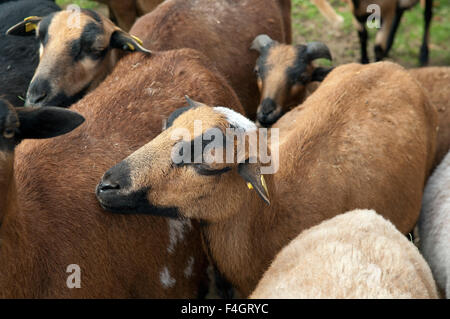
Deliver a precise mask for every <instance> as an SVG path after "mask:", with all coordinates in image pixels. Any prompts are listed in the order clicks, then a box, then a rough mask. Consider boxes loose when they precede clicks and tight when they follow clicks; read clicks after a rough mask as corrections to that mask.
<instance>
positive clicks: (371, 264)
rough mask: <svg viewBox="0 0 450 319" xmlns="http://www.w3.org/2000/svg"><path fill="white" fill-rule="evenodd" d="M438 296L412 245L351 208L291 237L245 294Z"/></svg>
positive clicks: (380, 220) (261, 296) (378, 218)
mask: <svg viewBox="0 0 450 319" xmlns="http://www.w3.org/2000/svg"><path fill="white" fill-rule="evenodd" d="M438 297H439V296H438V293H437V289H436V283H435V282H434V279H433V275H432V274H431V270H430V267H429V266H428V264H427V263H426V261H425V259H424V258H423V257H422V255H421V254H420V253H419V250H418V249H417V247H416V246H414V244H413V243H411V242H410V241H408V239H406V237H405V236H404V235H403V234H401V233H400V232H399V231H398V230H397V229H396V228H395V227H394V225H392V224H391V223H390V222H389V221H387V220H386V219H384V218H383V217H382V216H380V215H378V214H377V213H375V212H374V211H373V210H372V211H369V210H354V211H351V212H347V213H345V214H342V215H338V216H336V217H333V218H331V219H329V220H326V221H324V222H322V223H320V224H319V225H317V226H314V227H311V228H310V229H308V230H305V231H304V232H302V233H301V234H300V235H298V236H297V237H296V238H295V239H294V240H292V241H291V242H290V243H289V244H288V245H287V246H286V247H284V248H283V250H282V251H281V252H280V253H279V254H278V255H277V257H276V258H275V260H274V261H273V262H272V264H271V266H270V268H269V270H267V272H266V273H265V274H264V277H263V278H262V279H261V281H260V282H259V283H258V286H257V287H256V289H255V291H254V292H253V293H252V295H251V297H250V298H253V299H268V298H275V299H281V298H298V299H311V298H321V299H323V298H326V299H330V298H333V299H336V298H338V299H342V298H345V299H350V298H351V299H354V298H357V299H362V298H364V299H367V298H368V299H373V298H377V299H379V298H382V299H386V298H389V299H391V298H395V299H405V298H413V299H417V298H436V299H437V298H438Z"/></svg>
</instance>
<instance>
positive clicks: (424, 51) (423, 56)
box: [420, 0, 433, 66]
mask: <svg viewBox="0 0 450 319" xmlns="http://www.w3.org/2000/svg"><path fill="white" fill-rule="evenodd" d="M432 17H433V0H426V3H425V12H424V19H425V25H424V32H423V41H422V47H421V48H420V65H421V66H424V65H427V64H428V41H429V39H430V24H431V18H432Z"/></svg>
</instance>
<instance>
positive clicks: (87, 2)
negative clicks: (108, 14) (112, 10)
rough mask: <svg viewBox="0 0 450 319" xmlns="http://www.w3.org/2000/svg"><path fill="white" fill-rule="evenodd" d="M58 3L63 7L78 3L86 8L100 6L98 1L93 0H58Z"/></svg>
mask: <svg viewBox="0 0 450 319" xmlns="http://www.w3.org/2000/svg"><path fill="white" fill-rule="evenodd" d="M56 3H57V4H58V5H59V6H61V7H63V8H64V7H65V6H67V5H69V4H76V5H78V6H80V7H81V8H85V9H96V8H98V6H99V3H98V2H95V1H91V0H56Z"/></svg>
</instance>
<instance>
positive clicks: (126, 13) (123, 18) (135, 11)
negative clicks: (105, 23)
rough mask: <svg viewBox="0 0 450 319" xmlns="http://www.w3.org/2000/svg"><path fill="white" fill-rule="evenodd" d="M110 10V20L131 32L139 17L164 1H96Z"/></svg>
mask: <svg viewBox="0 0 450 319" xmlns="http://www.w3.org/2000/svg"><path fill="white" fill-rule="evenodd" d="M96 1H97V2H100V3H104V4H106V5H107V6H108V8H109V15H110V19H111V20H112V21H113V22H114V23H116V24H117V25H118V26H119V27H121V28H122V29H123V30H125V31H129V30H130V29H131V26H132V25H133V23H134V21H136V18H137V17H140V16H142V15H144V14H146V13H148V12H151V11H152V10H153V9H155V8H156V7H157V6H158V5H159V4H160V3H161V2H163V1H164V0H121V1H116V0H96Z"/></svg>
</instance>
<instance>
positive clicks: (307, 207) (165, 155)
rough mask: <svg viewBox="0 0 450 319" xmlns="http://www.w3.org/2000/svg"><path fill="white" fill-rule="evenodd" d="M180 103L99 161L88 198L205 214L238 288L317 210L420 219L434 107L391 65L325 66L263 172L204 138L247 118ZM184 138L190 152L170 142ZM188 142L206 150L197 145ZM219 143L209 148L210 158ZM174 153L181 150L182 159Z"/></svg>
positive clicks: (173, 213) (282, 126)
mask: <svg viewBox="0 0 450 319" xmlns="http://www.w3.org/2000/svg"><path fill="white" fill-rule="evenodd" d="M184 111H185V112H184V113H181V112H178V113H177V114H176V115H177V116H178V117H176V116H173V117H172V119H171V122H170V125H169V126H168V128H167V129H166V130H165V131H164V132H162V133H161V134H160V135H159V136H158V137H156V138H155V139H153V140H152V141H151V142H149V143H148V144H147V145H146V146H144V147H142V148H141V149H139V150H138V151H136V152H135V153H134V154H132V155H130V156H129V157H128V158H126V159H125V160H124V161H122V162H121V163H119V164H117V165H116V166H115V167H113V168H111V169H110V170H108V171H107V172H106V173H105V175H104V177H103V179H102V181H101V183H100V184H99V185H98V187H97V198H98V199H99V201H100V204H101V205H102V206H103V207H104V208H106V209H107V210H110V211H112V212H116V213H123V207H127V208H130V210H129V211H128V210H127V212H129V213H133V212H134V213H137V212H139V213H147V214H154V215H159V216H161V215H162V216H168V217H169V216H170V217H177V216H178V217H183V218H191V219H194V220H200V221H202V233H203V237H204V241H205V243H206V247H207V251H208V253H209V254H210V256H212V258H213V260H214V261H215V263H216V265H217V267H218V269H219V271H220V272H221V273H222V274H224V275H225V277H226V278H227V279H228V280H229V281H230V282H231V283H232V284H233V285H235V286H236V287H237V288H238V289H239V290H240V292H241V294H242V295H243V296H248V295H249V294H250V293H251V292H252V291H253V290H254V288H255V287H256V284H257V283H258V281H259V280H260V278H261V277H262V275H263V274H264V272H265V271H266V270H267V268H268V267H269V265H270V263H271V261H272V260H273V258H274V257H275V256H276V254H277V253H278V252H279V251H280V250H281V249H282V248H283V247H284V246H285V245H287V243H289V242H290V241H291V240H292V239H294V238H295V237H296V236H297V235H298V234H299V233H300V232H301V231H302V230H305V229H308V228H310V227H312V226H314V225H316V224H318V223H320V222H321V221H323V220H325V219H329V218H332V217H334V216H336V215H338V214H341V213H343V212H346V211H349V210H352V209H356V208H361V207H363V208H368V209H375V210H377V211H379V212H382V214H383V216H384V217H385V218H387V219H389V220H390V221H391V222H392V223H393V224H394V225H395V226H396V227H397V228H398V229H399V230H400V231H401V232H402V233H407V232H409V231H411V230H412V228H413V227H414V225H415V224H416V222H417V219H418V216H419V212H420V206H421V199H422V193H423V187H424V184H425V180H426V178H427V177H428V174H429V172H430V169H431V166H432V163H433V160H434V154H435V144H436V127H437V119H436V110H435V109H434V107H433V106H432V105H431V103H430V102H429V100H428V98H427V97H426V96H425V94H424V92H423V91H422V89H421V88H420V86H419V84H418V83H417V82H416V81H415V80H414V79H413V78H412V77H411V76H410V75H409V74H408V72H406V71H405V70H404V69H403V68H402V67H400V66H398V65H396V64H393V63H389V62H382V63H375V64H371V65H366V66H363V65H359V64H349V65H344V66H340V67H338V68H336V69H335V70H334V71H332V72H331V73H330V74H329V75H328V76H327V78H326V79H325V80H324V82H323V83H322V84H321V86H320V87H319V88H318V89H317V90H316V92H315V93H314V94H312V95H311V96H310V97H309V98H308V99H307V100H306V101H305V103H303V105H302V106H301V107H300V108H296V109H294V110H293V111H291V112H289V113H287V114H286V115H284V116H283V117H282V118H281V119H280V120H279V121H278V122H277V123H276V125H275V126H274V128H279V135H280V138H279V143H276V142H271V143H270V150H269V151H270V154H274V157H273V158H272V163H271V164H273V163H274V162H275V164H276V163H278V164H279V169H278V171H277V172H276V173H275V174H266V175H261V170H262V169H265V168H266V167H267V165H268V164H267V163H264V164H262V163H261V162H262V159H261V158H259V161H256V162H254V161H252V158H253V157H250V156H246V157H244V159H246V160H247V161H246V162H238V161H236V160H234V161H233V159H232V161H231V163H230V162H229V161H226V162H219V161H218V160H214V158H213V160H212V161H211V156H212V155H211V154H212V153H210V152H212V150H210V147H209V146H208V145H209V144H208V143H206V141H207V140H210V139H211V137H208V135H209V134H210V133H211V132H212V131H215V132H216V131H217V130H220V131H221V132H222V133H221V134H222V137H224V136H227V135H229V134H231V133H228V132H227V131H226V129H227V128H232V127H234V128H240V129H242V130H243V131H244V132H254V131H255V130H256V126H255V124H254V123H252V122H250V121H249V120H248V119H246V118H244V117H243V116H242V115H239V114H237V113H235V112H232V111H230V110H227V109H226V108H223V107H219V108H217V107H216V108H211V107H207V106H204V105H201V104H200V105H194V106H192V107H191V109H188V110H184ZM198 121H200V122H201V123H202V128H201V129H200V128H197V129H196V127H197V125H199V122H198ZM181 132H185V133H186V132H188V133H189V134H183V135H182V136H178V134H180V133H181ZM260 133H261V134H262V133H264V132H263V131H262V132H260ZM274 134H275V135H276V131H274V130H273V128H272V130H271V137H272V136H275V135H274ZM259 138H260V140H263V136H261V135H260V136H259ZM222 139H223V138H222ZM222 139H221V137H220V135H219V136H218V139H217V141H221V140H222ZM214 140H215V139H214ZM192 144H194V151H193V152H192V149H191V150H190V151H189V150H187V149H185V148H184V147H183V148H181V149H178V153H177V148H174V146H176V147H180V146H183V145H187V146H189V145H192ZM196 144H198V145H200V146H202V147H203V149H202V151H206V150H208V152H207V153H206V154H205V153H204V152H203V153H202V152H198V150H196V148H195V145H196ZM232 146H233V144H232ZM222 149H223V146H222ZM227 149H228V148H227ZM277 149H278V150H279V152H278V154H279V161H277V160H276V156H275V154H277V152H276V150H277ZM220 150H221V149H220V148H218V149H217V150H216V149H215V151H214V152H213V153H214V154H217V156H219V159H220V153H221V152H220ZM231 150H233V148H231ZM174 154H175V155H176V154H180V155H181V154H182V155H183V158H182V161H178V160H177V161H175V160H174V157H173V156H174ZM202 154H203V155H202ZM224 154H225V153H224V152H223V151H222V155H224ZM245 154H248V153H245ZM259 155H261V154H259ZM184 156H187V158H184ZM191 158H192V159H193V161H192V160H189V161H187V159H191ZM241 159H242V158H241ZM253 159H254V158H253ZM275 166H276V165H275ZM262 176H263V177H264V178H262ZM248 183H249V184H248ZM247 186H249V187H250V188H252V190H248V189H247ZM257 194H258V195H259V197H261V198H262V199H263V200H261V199H260V198H259V197H258V195H257ZM268 202H270V205H269V206H268V205H267V204H266V203H268Z"/></svg>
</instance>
